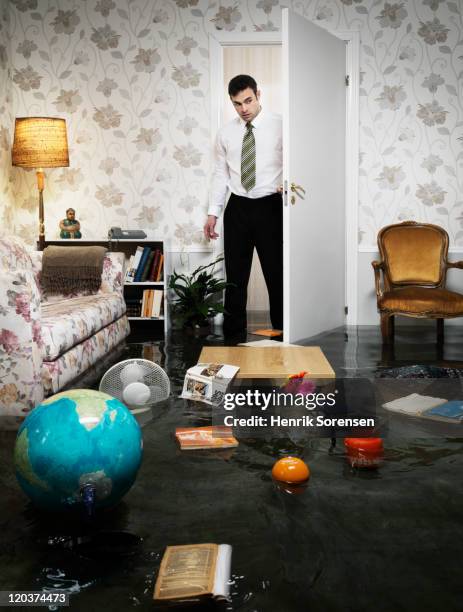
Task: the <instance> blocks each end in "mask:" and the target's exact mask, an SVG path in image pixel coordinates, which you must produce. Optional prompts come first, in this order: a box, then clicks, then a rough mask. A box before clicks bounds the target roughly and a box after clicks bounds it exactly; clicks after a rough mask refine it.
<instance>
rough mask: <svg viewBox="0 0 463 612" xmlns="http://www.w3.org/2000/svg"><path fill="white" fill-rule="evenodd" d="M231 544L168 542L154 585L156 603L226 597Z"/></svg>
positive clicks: (202, 600)
mask: <svg viewBox="0 0 463 612" xmlns="http://www.w3.org/2000/svg"><path fill="white" fill-rule="evenodd" d="M231 554H232V547H231V546H230V545H229V544H187V545H184V546H168V547H167V548H166V550H165V552H164V556H163V557H162V561H161V566H160V568H159V573H158V576H157V580H156V584H155V587H154V594H153V599H154V601H155V602H157V603H158V604H168V603H172V604H193V603H197V604H198V605H201V602H202V603H204V602H205V600H207V599H217V600H220V599H222V600H228V599H229V592H230V590H229V581H230V575H231Z"/></svg>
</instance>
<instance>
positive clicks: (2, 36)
mask: <svg viewBox="0 0 463 612" xmlns="http://www.w3.org/2000/svg"><path fill="white" fill-rule="evenodd" d="M8 29H9V11H8V3H7V2H0V227H2V228H4V229H5V231H7V232H8V231H13V229H14V198H13V194H12V188H11V187H12V186H11V183H10V176H11V167H10V166H11V153H10V151H11V125H12V122H13V117H12V110H11V67H10V42H9V36H8Z"/></svg>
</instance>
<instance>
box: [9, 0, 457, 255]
mask: <svg viewBox="0 0 463 612" xmlns="http://www.w3.org/2000/svg"><path fill="white" fill-rule="evenodd" d="M3 1H4V2H5V0H3ZM281 4H285V5H288V6H290V7H291V8H293V10H295V11H297V12H299V13H302V14H304V16H305V17H307V18H309V19H311V20H313V21H315V22H317V23H319V24H320V25H322V26H326V27H329V28H332V29H350V28H352V29H354V28H355V29H360V31H361V91H360V95H361V98H360V101H361V110H360V115H361V127H360V159H361V167H360V174H361V176H360V197H359V213H360V226H359V238H360V241H361V244H363V245H370V244H374V242H375V236H376V232H377V230H378V229H379V228H380V227H381V226H383V225H385V224H386V223H388V222H392V221H395V220H397V219H409V218H412V219H422V220H426V221H429V222H437V223H439V224H442V225H444V226H445V227H446V228H447V229H448V230H449V232H450V234H451V239H452V243H453V244H455V243H456V244H458V243H459V244H463V215H462V214H461V212H462V205H463V197H462V187H463V185H462V183H463V177H462V171H461V164H462V158H463V148H462V147H463V129H462V126H463V112H462V111H463V108H462V102H461V100H462V96H461V87H462V68H463V61H462V60H463V46H462V45H463V36H462V30H463V24H462V15H461V9H462V7H461V2H457V1H445V0H410V1H408V2H385V1H383V0H322V1H318V0H317V1H315V0H305V1H304V0H300V1H294V2H288V1H286V2H281ZM4 26H5V20H3V22H2V28H3V29H2V31H1V32H0V36H3V39H4V34H5V29H4ZM279 28H280V10H279V2H278V0H248V1H241V2H236V1H235V0H233V1H232V0H217V1H213V2H208V1H206V0H175V1H174V0H155V1H152V2H147V1H146V0H79V1H77V0H59V1H58V0H10V2H9V30H8V31H9V39H10V41H11V42H10V44H11V58H8V57H7V55H6V52H5V49H6V48H7V46H8V45H5V42H3V43H2V42H0V68H1V76H0V79H3V81H4V80H5V78H6V75H5V71H8V68H10V69H11V76H12V88H11V95H12V104H13V109H14V114H15V115H16V116H22V115H58V116H63V117H66V119H67V120H68V126H69V127H68V131H69V138H70V145H71V150H70V155H71V167H70V168H67V169H57V170H53V171H52V172H50V173H49V178H48V183H47V191H46V216H47V228H48V230H49V235H50V236H52V235H53V233H54V232H55V228H56V227H57V224H58V220H59V219H60V218H61V217H63V216H64V211H65V209H66V207H68V206H73V207H74V208H76V210H77V216H78V218H79V220H80V222H81V225H82V228H83V232H84V234H85V237H89V238H90V237H92V238H98V237H103V236H104V235H105V234H106V231H107V228H108V227H109V226H111V225H120V226H125V227H127V226H129V227H143V228H148V229H149V230H152V231H155V232H157V233H159V234H162V235H164V236H169V237H170V238H171V239H172V240H173V242H175V243H177V244H178V245H179V246H185V247H188V246H192V245H193V246H194V245H199V244H200V243H201V240H202V238H201V227H202V224H203V221H204V214H205V210H206V205H207V193H208V183H209V178H208V176H209V172H210V138H209V100H208V90H209V52H208V36H209V34H210V33H213V32H214V31H216V30H225V31H237V32H240V31H243V32H246V31H247V32H249V31H269V30H277V29H279ZM3 39H2V40H3ZM459 93H460V95H459ZM5 104H6V102H5V100H4V96H3V98H2V99H1V100H0V106H1V105H3V106H5ZM2 128H3V131H2V132H1V135H2V140H1V147H0V150H1V152H2V159H3V161H5V154H4V150H5V144H6V142H7V139H8V138H10V134H11V122H9V121H5V116H4V115H3V113H2V118H1V120H0V129H2ZM5 130H6V132H5ZM11 174H12V180H13V188H14V193H15V199H16V207H15V231H16V232H18V233H21V234H23V235H25V236H26V237H28V239H29V240H31V241H32V239H33V236H35V234H36V216H37V210H36V206H37V205H36V201H37V197H36V191H35V177H34V173H33V172H25V171H24V170H21V169H14V170H12V171H11ZM2 175H3V176H2ZM0 181H1V182H2V183H1V184H0V187H1V186H2V184H3V185H5V168H4V167H3V164H2V170H1V172H0ZM1 206H3V208H4V209H5V207H7V208H8V206H9V204H8V201H7V200H5V201H2V202H1ZM8 214H9V213H8Z"/></svg>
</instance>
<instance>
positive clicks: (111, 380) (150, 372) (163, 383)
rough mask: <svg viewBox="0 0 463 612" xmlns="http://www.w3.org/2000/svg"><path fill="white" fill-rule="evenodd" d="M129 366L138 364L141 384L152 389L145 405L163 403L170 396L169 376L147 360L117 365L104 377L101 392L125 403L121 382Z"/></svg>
mask: <svg viewBox="0 0 463 612" xmlns="http://www.w3.org/2000/svg"><path fill="white" fill-rule="evenodd" d="M129 364H137V365H138V366H139V367H140V370H141V376H140V378H139V382H142V383H144V384H145V385H147V386H148V387H149V388H150V399H149V400H148V402H147V403H146V404H145V405H146V406H150V405H153V404H157V403H158V402H162V401H163V400H165V399H167V398H168V397H169V395H170V381H169V377H168V376H167V374H166V373H165V372H164V370H163V369H162V368H161V366H159V365H158V364H157V363H154V362H153V361H149V360H147V359H126V360H125V361H121V362H119V363H116V365H114V366H113V367H112V368H110V369H109V370H108V371H107V372H106V374H105V375H104V376H103V378H102V379H101V382H100V391H102V392H103V393H107V394H108V395H111V396H112V397H115V398H117V399H119V400H120V401H124V400H123V398H122V392H123V390H124V385H123V383H122V380H121V372H122V371H123V370H124V368H125V367H127V365H129Z"/></svg>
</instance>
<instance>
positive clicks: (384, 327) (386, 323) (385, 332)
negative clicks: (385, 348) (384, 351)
mask: <svg viewBox="0 0 463 612" xmlns="http://www.w3.org/2000/svg"><path fill="white" fill-rule="evenodd" d="M381 335H382V337H383V344H390V343H392V342H393V341H394V317H393V316H391V315H390V314H388V313H385V312H382V313H381Z"/></svg>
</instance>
